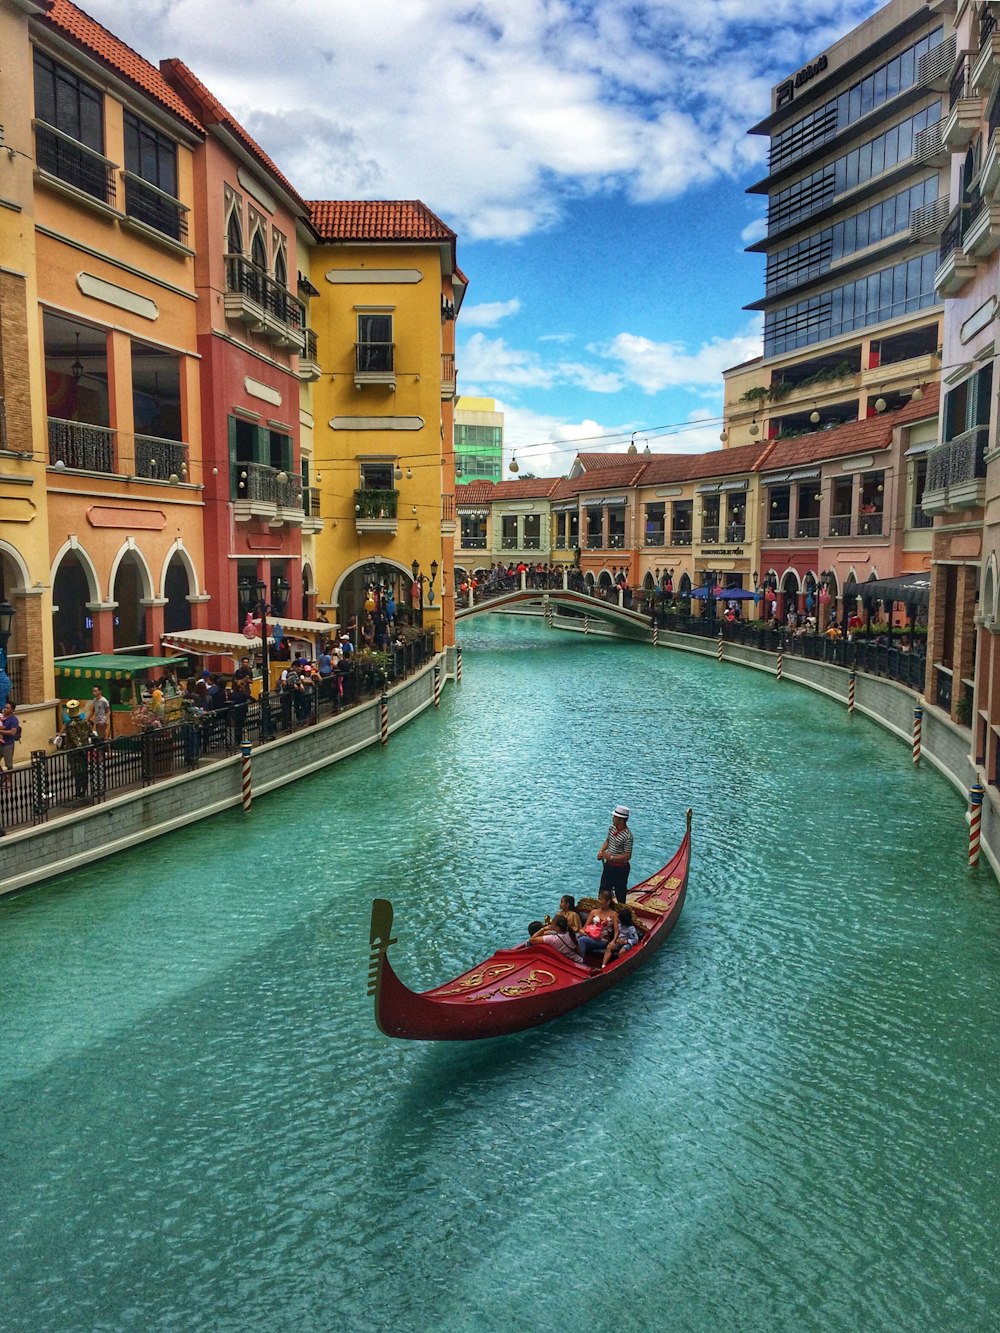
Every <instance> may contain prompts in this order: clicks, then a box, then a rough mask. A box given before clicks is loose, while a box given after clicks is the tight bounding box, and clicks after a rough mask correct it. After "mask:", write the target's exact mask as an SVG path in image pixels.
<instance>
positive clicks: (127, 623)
mask: <svg viewBox="0 0 1000 1333" xmlns="http://www.w3.org/2000/svg"><path fill="white" fill-rule="evenodd" d="M110 582H111V600H112V601H113V602H117V604H118V605H117V606H116V608H115V623H114V628H115V647H116V648H131V647H138V646H139V645H141V644H144V643H145V642H146V608H145V606H144V605H143V603H144V602H148V601H149V600H151V598H152V596H153V576H152V574H151V573H150V569H149V565H148V564H147V563H146V558H145V556H144V555H143V554H142V552H141V551H140V550H139V548H138V547H137V546H136V544H135V539H134V538H132V537H129V538H128V539H127V540H126V542H125V544H124V546H122V548H121V549H120V550H119V552H118V554H117V555H116V556H115V558H114V561H113V563H112V566H111V580H110Z"/></svg>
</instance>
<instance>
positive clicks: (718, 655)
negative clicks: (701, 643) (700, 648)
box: [715, 629, 722, 662]
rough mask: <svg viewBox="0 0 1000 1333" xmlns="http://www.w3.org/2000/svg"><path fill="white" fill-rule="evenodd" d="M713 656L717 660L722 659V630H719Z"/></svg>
mask: <svg viewBox="0 0 1000 1333" xmlns="http://www.w3.org/2000/svg"><path fill="white" fill-rule="evenodd" d="M715 656H716V659H717V660H718V661H720V662H721V661H722V630H721V629H720V630H719V642H718V644H717V646H716V649H715Z"/></svg>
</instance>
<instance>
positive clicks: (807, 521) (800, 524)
mask: <svg viewBox="0 0 1000 1333" xmlns="http://www.w3.org/2000/svg"><path fill="white" fill-rule="evenodd" d="M795 536H796V537H810V538H812V539H813V540H815V539H816V538H817V537H818V536H819V519H818V518H798V519H796V520H795Z"/></svg>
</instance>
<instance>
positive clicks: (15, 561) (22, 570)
mask: <svg viewBox="0 0 1000 1333" xmlns="http://www.w3.org/2000/svg"><path fill="white" fill-rule="evenodd" d="M0 560H2V561H3V575H4V586H3V595H4V596H5V597H8V598H9V597H11V596H12V595H13V594H14V593H15V592H20V591H22V590H23V589H25V588H29V587H30V586H31V575H30V574H29V573H28V566H27V564H26V563H25V560H24V557H23V556H22V555H21V552H20V551H19V550H18V549H17V547H16V546H12V545H11V544H10V542H5V541H3V540H2V539H0Z"/></svg>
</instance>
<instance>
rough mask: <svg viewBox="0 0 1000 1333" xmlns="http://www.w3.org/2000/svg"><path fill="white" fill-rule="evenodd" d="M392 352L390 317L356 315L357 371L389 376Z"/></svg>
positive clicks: (391, 367) (391, 365)
mask: <svg viewBox="0 0 1000 1333" xmlns="http://www.w3.org/2000/svg"><path fill="white" fill-rule="evenodd" d="M392 352H393V343H392V316H391V315H382V314H379V315H375V314H363V315H358V341H357V370H358V371H360V372H366V371H367V372H369V373H375V374H391V372H392V369H393V358H392Z"/></svg>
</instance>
